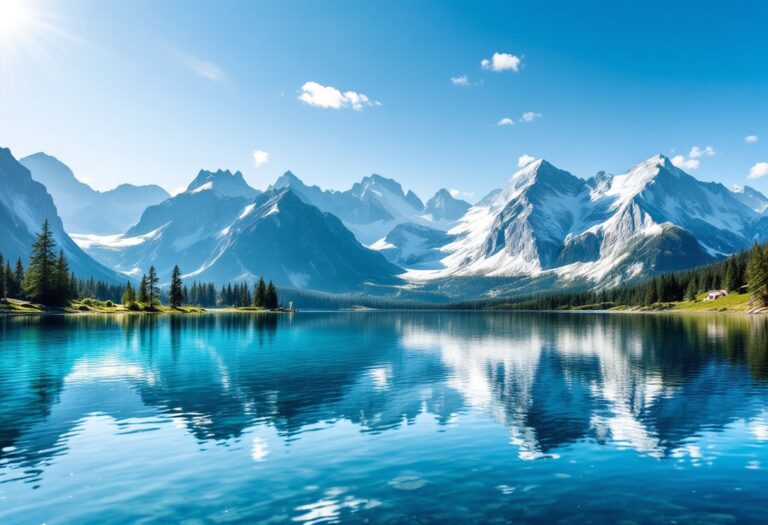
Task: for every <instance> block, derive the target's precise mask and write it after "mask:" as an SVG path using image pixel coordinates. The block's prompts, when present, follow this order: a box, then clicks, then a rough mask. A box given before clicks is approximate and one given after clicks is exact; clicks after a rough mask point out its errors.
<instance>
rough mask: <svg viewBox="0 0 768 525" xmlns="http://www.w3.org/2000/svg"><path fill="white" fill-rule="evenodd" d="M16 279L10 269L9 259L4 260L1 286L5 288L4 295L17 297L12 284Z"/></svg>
mask: <svg viewBox="0 0 768 525" xmlns="http://www.w3.org/2000/svg"><path fill="white" fill-rule="evenodd" d="M15 284H16V281H15V279H14V276H13V270H11V261H5V271H3V288H4V289H5V296H6V297H18V294H17V292H16V287H15V286H14V285H15Z"/></svg>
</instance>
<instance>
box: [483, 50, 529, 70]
mask: <svg viewBox="0 0 768 525" xmlns="http://www.w3.org/2000/svg"><path fill="white" fill-rule="evenodd" d="M521 64H522V59H521V58H520V57H518V56H515V55H510V54H509V53H494V54H493V56H492V57H491V58H490V60H489V59H487V58H484V59H483V60H481V61H480V65H481V66H482V68H483V69H490V70H492V71H496V72H500V71H515V72H517V71H519V70H520V65H521Z"/></svg>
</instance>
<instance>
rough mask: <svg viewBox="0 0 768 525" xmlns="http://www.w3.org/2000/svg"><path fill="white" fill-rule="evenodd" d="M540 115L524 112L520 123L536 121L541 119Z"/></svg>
mask: <svg viewBox="0 0 768 525" xmlns="http://www.w3.org/2000/svg"><path fill="white" fill-rule="evenodd" d="M543 116H544V115H542V114H541V113H534V112H533V111H526V112H525V113H523V116H522V117H520V122H533V121H534V120H536V119H540V118H541V117H543Z"/></svg>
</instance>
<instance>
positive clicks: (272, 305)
mask: <svg viewBox="0 0 768 525" xmlns="http://www.w3.org/2000/svg"><path fill="white" fill-rule="evenodd" d="M264 306H265V307H266V308H268V309H269V310H274V309H276V308H277V290H276V289H275V285H274V284H272V281H269V284H268V285H267V292H266V294H264Z"/></svg>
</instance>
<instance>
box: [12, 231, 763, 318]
mask: <svg viewBox="0 0 768 525" xmlns="http://www.w3.org/2000/svg"><path fill="white" fill-rule="evenodd" d="M55 246H56V245H55V242H54V239H53V237H52V235H51V232H50V230H49V228H48V222H47V221H45V223H44V224H43V227H42V230H41V232H40V234H39V235H38V237H37V239H36V241H35V243H34V244H33V246H32V251H31V254H30V258H29V265H28V267H27V268H26V269H25V268H24V266H23V264H22V261H21V259H20V258H19V259H18V260H17V261H16V263H15V266H12V265H11V261H4V260H3V257H2V255H1V254H0V313H41V312H59V313H61V312H63V313H77V312H100V313H112V312H179V313H196V312H204V311H206V309H214V308H215V309H235V310H239V311H286V310H288V309H286V308H282V307H281V306H280V301H279V299H278V293H277V288H276V287H275V286H274V284H273V283H272V282H271V281H269V283H266V282H265V281H264V279H263V278H262V279H259V281H258V283H257V284H256V285H255V286H253V287H251V286H249V285H248V284H247V283H235V284H232V283H230V284H227V285H224V286H221V287H220V288H218V289H217V287H216V286H215V285H214V284H213V283H210V282H208V283H205V282H192V283H191V284H189V285H188V284H185V283H183V282H182V278H181V270H180V269H179V267H178V266H175V267H174V269H173V272H172V274H171V282H170V283H169V286H168V287H167V288H161V287H160V286H159V279H158V277H157V272H156V270H155V268H154V267H150V268H149V271H148V273H147V274H145V275H143V276H142V278H141V280H140V281H139V284H138V285H137V286H136V287H134V285H133V283H131V282H130V281H128V282H127V283H126V284H125V285H114V284H109V283H105V282H102V281H95V280H94V279H92V278H91V279H79V278H77V277H76V276H75V275H74V274H72V273H70V272H69V267H68V264H67V260H66V257H65V256H64V254H63V252H59V253H58V255H57V254H56V251H55ZM712 292H716V294H717V295H718V297H717V298H716V299H715V300H707V299H708V298H709V297H708V296H709V295H711V294H712ZM287 293H288V297H289V299H288V300H291V301H292V300H296V299H301V302H302V304H304V303H305V302H307V304H308V305H309V307H318V308H327V309H338V308H347V309H349V308H356V307H357V308H366V309H391V308H396V309H403V308H406V309H441V310H443V309H445V310H614V311H616V310H620V311H688V312H696V311H702V312H713V311H715V312H717V311H720V312H749V313H757V312H760V311H766V310H768V243H765V244H759V243H755V245H754V246H753V247H752V248H750V249H749V250H745V251H742V252H739V253H737V254H734V255H731V256H730V257H727V258H726V259H724V260H722V261H719V262H716V263H712V264H708V265H705V266H700V267H697V268H692V269H688V270H681V271H676V272H670V273H667V274H662V275H658V276H655V277H652V278H650V279H647V280H645V281H643V282H641V283H639V284H634V285H626V286H617V287H613V288H605V289H601V290H588V291H559V292H558V291H548V292H539V293H530V294H524V295H518V296H515V297H507V298H498V299H479V300H473V301H462V302H455V303H450V304H429V303H418V302H409V301H403V300H398V299H391V298H382V297H366V296H359V295H358V296H333V295H331V294H318V293H312V292H308V291H300V290H287ZM315 302H318V304H317V305H315V304H314V303H315Z"/></svg>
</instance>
